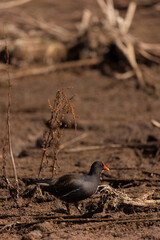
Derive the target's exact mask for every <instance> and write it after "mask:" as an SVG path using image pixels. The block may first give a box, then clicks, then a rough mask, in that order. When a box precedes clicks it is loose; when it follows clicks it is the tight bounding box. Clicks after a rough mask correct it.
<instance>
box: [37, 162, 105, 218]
mask: <svg viewBox="0 0 160 240" xmlns="http://www.w3.org/2000/svg"><path fill="white" fill-rule="evenodd" d="M102 170H109V169H108V168H107V167H106V166H105V165H104V164H103V163H102V162H99V161H97V162H94V163H93V164H92V166H91V168H90V171H89V173H88V174H84V175H78V174H67V175H64V176H62V177H60V178H52V179H42V180H37V182H36V183H38V184H40V186H42V187H43V189H44V190H46V191H47V192H49V193H50V194H52V195H54V196H55V197H57V198H59V199H61V200H62V201H64V202H66V207H67V210H68V213H69V214H70V210H69V204H70V203H74V205H75V206H76V208H77V209H78V210H79V212H80V213H81V214H82V212H81V209H80V207H79V206H78V202H79V201H81V200H84V199H86V198H88V197H90V196H91V195H92V194H94V193H95V192H96V190H97V187H98V185H99V181H100V173H101V172H102Z"/></svg>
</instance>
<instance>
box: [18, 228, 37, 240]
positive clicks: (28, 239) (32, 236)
mask: <svg viewBox="0 0 160 240" xmlns="http://www.w3.org/2000/svg"><path fill="white" fill-rule="evenodd" d="M41 237H42V233H41V231H39V230H34V231H31V232H30V233H27V234H26V235H24V236H23V238H22V240H37V239H40V238H41Z"/></svg>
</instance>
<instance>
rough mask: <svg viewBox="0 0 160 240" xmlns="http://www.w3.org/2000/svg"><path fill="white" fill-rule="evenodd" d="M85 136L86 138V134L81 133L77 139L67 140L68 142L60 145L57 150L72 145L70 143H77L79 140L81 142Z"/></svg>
mask: <svg viewBox="0 0 160 240" xmlns="http://www.w3.org/2000/svg"><path fill="white" fill-rule="evenodd" d="M87 136H88V134H87V133H83V134H82V135H80V136H77V137H75V138H73V139H71V140H69V141H67V142H65V143H63V144H61V145H60V147H59V148H60V149H64V148H66V147H67V146H68V145H70V144H72V143H75V142H78V141H79V140H81V139H83V138H85V137H87Z"/></svg>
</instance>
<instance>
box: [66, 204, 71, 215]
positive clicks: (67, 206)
mask: <svg viewBox="0 0 160 240" xmlns="http://www.w3.org/2000/svg"><path fill="white" fill-rule="evenodd" d="M66 208H67V212H68V215H72V213H71V210H70V205H69V203H66Z"/></svg>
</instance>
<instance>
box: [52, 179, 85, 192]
mask: <svg viewBox="0 0 160 240" xmlns="http://www.w3.org/2000/svg"><path fill="white" fill-rule="evenodd" d="M81 187H82V179H81V176H77V175H74V174H69V175H64V176H62V177H60V178H58V179H57V181H56V183H55V184H54V191H55V192H56V194H57V195H61V196H62V195H66V194H69V193H71V192H73V191H78V190H79V189H81Z"/></svg>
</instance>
